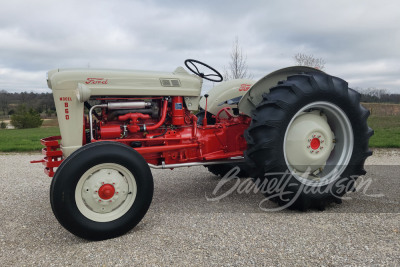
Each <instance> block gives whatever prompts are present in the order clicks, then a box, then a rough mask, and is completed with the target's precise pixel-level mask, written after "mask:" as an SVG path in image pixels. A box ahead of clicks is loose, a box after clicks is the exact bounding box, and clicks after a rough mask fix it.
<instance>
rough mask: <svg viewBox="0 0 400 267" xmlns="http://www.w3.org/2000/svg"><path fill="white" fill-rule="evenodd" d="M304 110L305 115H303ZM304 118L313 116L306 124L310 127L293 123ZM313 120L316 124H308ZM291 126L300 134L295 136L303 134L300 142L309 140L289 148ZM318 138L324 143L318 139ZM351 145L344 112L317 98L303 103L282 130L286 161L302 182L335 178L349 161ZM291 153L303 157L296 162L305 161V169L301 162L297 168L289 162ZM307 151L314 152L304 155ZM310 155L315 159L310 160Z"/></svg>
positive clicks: (321, 182)
mask: <svg viewBox="0 0 400 267" xmlns="http://www.w3.org/2000/svg"><path fill="white" fill-rule="evenodd" d="M312 113H314V114H315V113H318V114H321V115H322V116H323V117H325V118H326V123H323V122H321V121H320V120H319V119H315V120H314V119H313V118H314V117H312V116H311V114H312ZM304 114H306V116H309V117H307V119H304V118H305V117H304V116H305V115H304ZM302 120H304V122H303V121H302ZM307 120H314V121H313V122H309V124H308V125H309V126H310V127H309V128H310V129H308V128H307V127H303V128H301V127H298V126H297V125H300V124H304V123H307V122H305V121H307ZM317 124H318V126H312V125H317ZM293 130H297V131H299V132H298V133H296V134H298V135H299V136H300V137H298V138H303V139H304V142H308V143H309V144H308V145H307V144H303V143H302V144H301V146H297V147H296V148H293V146H291V145H290V144H293V140H292V139H290V136H291V134H290V133H291V132H293ZM330 138H332V140H330ZM312 139H318V140H312ZM311 141H315V142H314V144H313V145H311V144H310V143H311ZM322 141H323V142H324V147H322V145H321V144H322V143H320V142H322ZM330 142H331V143H330ZM325 145H326V146H325ZM353 146H354V137H353V129H352V126H351V122H350V120H349V118H348V117H347V115H346V114H345V113H344V111H343V110H342V109H341V108H339V107H338V106H336V105H335V104H332V103H329V102H323V101H320V102H313V103H311V104H308V105H306V106H304V107H303V108H302V109H300V110H299V111H298V112H297V113H296V114H295V115H294V116H293V118H292V120H291V121H290V123H289V125H288V127H287V129H286V132H285V138H284V144H283V150H284V156H285V161H286V165H287V166H288V169H289V171H290V172H291V174H292V175H293V176H294V177H295V178H296V179H297V180H298V181H300V182H301V183H303V184H305V185H311V186H323V185H326V184H329V183H331V182H332V181H334V180H336V179H337V178H339V177H340V175H341V174H342V173H343V171H344V170H345V169H346V167H347V165H348V164H349V162H350V159H351V155H352V152H353ZM321 147H322V148H323V149H325V150H323V149H321ZM293 153H299V154H300V155H299V156H298V158H301V157H303V161H301V160H300V162H303V164H304V162H307V164H305V165H306V167H307V170H305V169H304V166H303V168H301V167H298V166H299V165H294V164H292V163H293V160H292V158H293V157H292V154H293ZM307 153H309V154H310V155H312V154H313V153H314V155H312V156H308V154H307ZM317 154H318V155H317ZM310 159H312V160H310ZM314 159H317V160H315V161H314ZM307 165H308V166H307ZM296 167H297V168H296ZM298 169H301V170H298Z"/></svg>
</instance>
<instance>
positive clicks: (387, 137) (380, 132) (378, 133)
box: [368, 116, 400, 148]
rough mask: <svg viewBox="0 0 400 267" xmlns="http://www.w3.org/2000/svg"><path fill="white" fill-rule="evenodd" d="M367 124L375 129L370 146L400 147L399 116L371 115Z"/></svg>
mask: <svg viewBox="0 0 400 267" xmlns="http://www.w3.org/2000/svg"><path fill="white" fill-rule="evenodd" d="M368 125H369V127H371V128H372V129H374V131H375V134H374V135H373V136H372V137H371V139H370V140H369V146H370V147H382V148H384V147H397V148H399V147H400V116H371V117H369V119H368Z"/></svg>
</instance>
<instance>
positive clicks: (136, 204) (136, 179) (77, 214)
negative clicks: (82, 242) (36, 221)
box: [50, 142, 154, 240]
mask: <svg viewBox="0 0 400 267" xmlns="http://www.w3.org/2000/svg"><path fill="white" fill-rule="evenodd" d="M153 188H154V186H153V177H152V174H151V171H150V169H149V167H148V165H147V163H146V161H145V160H144V159H143V157H142V156H141V155H140V154H139V153H137V152H136V151H135V150H133V149H132V148H130V147H128V146H125V145H123V144H120V143H116V142H96V143H91V144H88V145H86V146H83V147H81V148H80V149H78V150H77V151H75V152H74V153H72V154H71V155H70V156H69V157H68V158H67V159H66V160H64V161H63V163H62V164H61V166H60V167H59V168H58V170H57V172H56V174H55V176H54V178H53V181H52V183H51V188H50V202H51V207H52V209H53V212H54V215H55V216H56V218H57V220H58V221H59V222H60V223H61V225H62V226H64V227H65V228H66V229H67V230H68V231H70V232H71V233H73V234H75V235H77V236H79V237H82V238H86V239H90V240H104V239H108V238H113V237H117V236H120V235H122V234H124V233H126V232H127V231H129V230H131V229H132V228H133V227H134V226H135V225H136V224H138V223H139V222H140V221H141V219H142V218H143V217H144V215H145V214H146V212H147V210H148V208H149V206H150V203H151V200H152V196H153Z"/></svg>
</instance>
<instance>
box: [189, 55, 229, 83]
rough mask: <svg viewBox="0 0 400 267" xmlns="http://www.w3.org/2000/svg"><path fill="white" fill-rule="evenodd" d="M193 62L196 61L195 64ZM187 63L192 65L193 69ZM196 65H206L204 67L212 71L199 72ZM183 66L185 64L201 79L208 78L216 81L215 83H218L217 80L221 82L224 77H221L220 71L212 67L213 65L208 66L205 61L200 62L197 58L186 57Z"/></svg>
mask: <svg viewBox="0 0 400 267" xmlns="http://www.w3.org/2000/svg"><path fill="white" fill-rule="evenodd" d="M195 63H196V64H195ZM189 64H190V65H191V66H193V67H194V69H193V68H191V67H190V66H189ZM196 65H201V66H204V67H206V68H208V69H210V70H212V71H213V72H214V73H211V74H204V73H203V72H200V71H199V69H198V68H197V66H196ZM185 66H186V67H187V68H188V69H189V70H190V71H191V72H193V73H194V74H196V75H197V76H200V77H201V78H203V79H206V80H209V81H212V82H217V83H218V82H222V80H223V79H224V78H222V75H221V73H219V72H218V71H217V70H216V69H214V68H213V67H210V66H208V65H207V64H205V63H203V62H200V61H198V60H195V59H186V60H185ZM209 77H216V78H209Z"/></svg>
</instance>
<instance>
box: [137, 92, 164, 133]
mask: <svg viewBox="0 0 400 267" xmlns="http://www.w3.org/2000/svg"><path fill="white" fill-rule="evenodd" d="M167 107H168V101H167V100H164V104H163V109H162V115H161V119H160V121H159V122H158V123H157V124H156V125H152V126H146V125H145V124H144V125H143V126H140V131H141V132H145V131H152V130H155V129H157V128H160V126H161V125H163V124H164V122H165V118H166V117H167Z"/></svg>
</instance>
